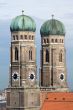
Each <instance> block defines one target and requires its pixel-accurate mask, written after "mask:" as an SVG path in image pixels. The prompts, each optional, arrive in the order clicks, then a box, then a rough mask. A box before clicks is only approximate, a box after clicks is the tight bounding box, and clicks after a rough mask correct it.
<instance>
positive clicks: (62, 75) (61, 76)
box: [60, 73, 64, 81]
mask: <svg viewBox="0 0 73 110" xmlns="http://www.w3.org/2000/svg"><path fill="white" fill-rule="evenodd" d="M60 80H61V81H63V80H64V73H61V74H60Z"/></svg>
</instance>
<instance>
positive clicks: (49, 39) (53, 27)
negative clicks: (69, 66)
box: [40, 18, 68, 91]
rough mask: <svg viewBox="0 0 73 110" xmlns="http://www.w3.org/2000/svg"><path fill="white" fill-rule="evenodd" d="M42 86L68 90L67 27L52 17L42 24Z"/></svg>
mask: <svg viewBox="0 0 73 110" xmlns="http://www.w3.org/2000/svg"><path fill="white" fill-rule="evenodd" d="M40 33H41V74H40V86H41V88H42V87H44V88H48V89H49V90H51V89H52V90H55V91H68V88H67V72H66V60H65V59H66V57H65V53H66V50H65V47H64V38H65V29H64V25H63V24H62V22H60V21H58V20H56V19H53V18H52V19H51V20H48V21H46V22H45V23H44V24H43V25H42V26H41V30H40Z"/></svg>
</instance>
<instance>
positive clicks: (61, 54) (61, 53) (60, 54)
mask: <svg viewBox="0 0 73 110" xmlns="http://www.w3.org/2000/svg"><path fill="white" fill-rule="evenodd" d="M62 61H63V52H62V51H60V53H59V62H62Z"/></svg>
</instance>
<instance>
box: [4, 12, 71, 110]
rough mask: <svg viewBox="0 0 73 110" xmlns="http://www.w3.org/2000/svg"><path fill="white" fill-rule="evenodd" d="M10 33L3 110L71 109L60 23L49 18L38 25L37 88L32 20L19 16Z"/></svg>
mask: <svg viewBox="0 0 73 110" xmlns="http://www.w3.org/2000/svg"><path fill="white" fill-rule="evenodd" d="M10 30H11V47H10V72H9V86H8V88H7V104H6V109H7V110H67V109H68V110H72V108H73V103H72V102H73V98H72V97H73V93H69V89H68V86H67V70H66V50H65V46H64V42H65V27H64V25H63V23H62V22H60V21H58V20H56V19H54V18H52V19H50V20H47V21H46V22H45V23H44V24H43V25H42V26H41V29H40V34H41V71H40V73H39V78H40V80H39V83H40V86H38V84H37V66H36V45H35V31H36V25H35V22H34V20H33V19H32V18H31V17H29V16H26V15H24V14H23V13H22V15H20V16H17V17H15V18H14V19H13V20H12V23H11V26H10ZM58 102H59V103H58ZM55 104H56V105H57V106H55ZM67 104H68V105H69V106H67ZM69 107H70V109H69Z"/></svg>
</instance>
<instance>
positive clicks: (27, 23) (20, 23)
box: [10, 15, 36, 32]
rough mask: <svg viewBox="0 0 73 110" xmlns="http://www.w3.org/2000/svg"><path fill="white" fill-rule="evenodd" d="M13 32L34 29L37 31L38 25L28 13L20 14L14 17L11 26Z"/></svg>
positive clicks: (33, 30)
mask: <svg viewBox="0 0 73 110" xmlns="http://www.w3.org/2000/svg"><path fill="white" fill-rule="evenodd" d="M10 30H11V32H14V31H32V32H35V30H36V25H35V22H34V20H33V19H32V18H31V17H29V16H26V15H20V16H17V17H16V18H14V19H13V20H12V22H11V26H10Z"/></svg>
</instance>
